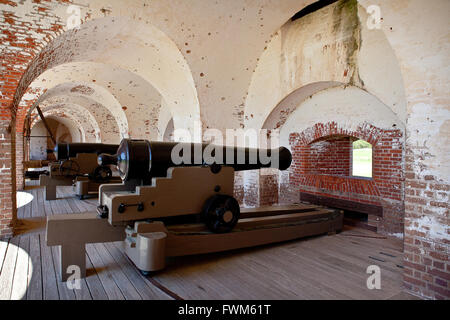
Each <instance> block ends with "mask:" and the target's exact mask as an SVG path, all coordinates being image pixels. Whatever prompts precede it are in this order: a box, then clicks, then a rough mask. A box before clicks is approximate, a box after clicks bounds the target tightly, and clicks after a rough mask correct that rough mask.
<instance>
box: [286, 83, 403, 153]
mask: <svg viewBox="0 0 450 320" xmlns="http://www.w3.org/2000/svg"><path fill="white" fill-rule="evenodd" d="M328 122H336V123H339V124H340V125H341V126H342V127H344V128H346V129H348V130H353V131H357V128H358V127H363V126H365V124H370V125H373V126H375V127H377V128H380V129H386V130H389V129H391V130H392V129H400V130H402V131H403V132H405V124H404V123H403V122H402V121H401V120H400V118H399V117H398V116H397V115H396V114H395V113H394V112H393V111H392V109H391V108H389V107H388V106H386V105H385V104H384V103H383V102H382V101H380V100H379V99H378V98H377V97H375V96H374V95H372V94H370V93H368V92H367V91H365V90H362V89H360V88H358V87H355V86H346V85H341V86H337V87H331V88H328V89H324V90H321V91H319V92H317V93H315V94H313V95H312V96H310V97H308V98H306V99H305V100H303V101H299V102H298V105H297V107H296V109H295V111H293V112H292V113H291V114H290V116H289V117H288V118H287V120H286V122H285V123H284V124H283V126H282V127H281V128H280V145H282V146H285V147H289V134H290V133H292V132H302V131H303V130H305V129H307V128H310V127H313V126H314V125H315V124H317V123H328Z"/></svg>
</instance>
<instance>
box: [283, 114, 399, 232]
mask: <svg viewBox="0 0 450 320" xmlns="http://www.w3.org/2000/svg"><path fill="white" fill-rule="evenodd" d="M343 136H346V137H343ZM402 137H403V134H402V132H401V131H400V130H382V129H379V128H375V127H373V126H370V125H365V126H363V127H359V128H358V129H357V130H348V129H346V128H343V127H341V126H339V125H338V124H337V123H334V122H332V123H326V124H316V125H315V126H314V127H312V128H308V129H306V130H304V131H303V132H300V133H292V134H291V135H290V145H291V151H292V154H293V162H292V165H291V168H290V174H289V182H288V184H289V186H285V185H284V186H281V188H280V191H281V192H286V191H287V194H288V195H289V197H290V198H291V199H286V198H284V199H283V200H284V201H283V202H286V201H289V200H290V201H292V196H294V200H296V201H298V199H299V192H306V193H310V194H314V195H320V196H327V197H332V198H337V199H343V200H350V201H355V202H360V203H366V204H373V205H378V206H382V207H383V219H382V220H381V221H379V223H378V225H377V227H378V228H379V230H380V231H381V232H388V233H402V232H403V218H404V205H403V188H404V181H403V173H402V161H403V156H402V155H403V140H402ZM355 138H356V139H363V140H365V141H367V142H369V143H370V144H372V148H373V149H372V152H373V164H372V175H373V177H372V179H370V178H358V177H353V176H351V150H352V144H351V141H352V140H354V139H355ZM286 189H290V190H286ZM281 197H282V196H281ZM295 197H296V199H295ZM282 198H283V197H282Z"/></svg>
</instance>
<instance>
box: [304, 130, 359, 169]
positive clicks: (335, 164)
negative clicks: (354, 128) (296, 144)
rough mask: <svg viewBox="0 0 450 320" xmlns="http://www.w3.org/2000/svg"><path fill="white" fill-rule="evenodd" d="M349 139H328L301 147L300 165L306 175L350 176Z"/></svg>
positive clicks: (350, 148) (350, 143) (350, 150)
mask: <svg viewBox="0 0 450 320" xmlns="http://www.w3.org/2000/svg"><path fill="white" fill-rule="evenodd" d="M351 155H352V141H351V138H350V137H340V136H337V137H328V138H327V139H326V140H321V141H317V142H314V143H311V144H308V145H306V146H302V148H301V151H300V156H301V161H300V162H301V163H302V166H303V167H304V171H305V173H306V174H312V175H315V174H326V175H343V176H350V175H351Z"/></svg>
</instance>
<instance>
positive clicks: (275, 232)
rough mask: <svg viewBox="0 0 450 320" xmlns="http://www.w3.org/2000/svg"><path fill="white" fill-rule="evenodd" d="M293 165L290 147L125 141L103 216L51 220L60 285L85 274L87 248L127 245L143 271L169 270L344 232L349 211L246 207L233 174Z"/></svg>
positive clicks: (104, 157)
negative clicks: (194, 260)
mask: <svg viewBox="0 0 450 320" xmlns="http://www.w3.org/2000/svg"><path fill="white" fill-rule="evenodd" d="M291 161H292V156H291V153H290V151H289V150H288V149H286V148H284V147H280V148H277V149H267V150H266V149H254V148H239V147H229V146H217V145H212V144H201V143H173V142H151V141H147V140H130V139H124V140H122V142H121V144H120V146H119V148H118V149H117V152H115V153H114V154H108V153H102V154H99V155H98V164H99V165H101V166H105V165H113V166H116V167H117V169H118V172H119V176H120V178H121V180H122V182H121V183H116V184H103V185H101V186H100V188H99V205H98V207H97V210H96V212H89V213H85V214H82V215H80V214H71V215H63V216H49V217H48V218H47V245H61V246H62V249H61V253H60V254H61V264H60V266H61V269H60V275H61V279H62V280H63V281H64V280H65V279H67V277H68V276H69V275H70V274H69V273H67V268H68V267H69V266H71V265H78V266H80V270H81V275H84V274H85V267H86V266H85V252H84V250H85V247H84V246H85V244H86V243H92V242H110V241H119V240H122V241H123V246H124V251H125V253H126V254H127V255H128V257H129V258H130V259H131V261H133V263H134V264H135V265H136V267H137V268H138V269H139V270H140V271H141V272H142V273H143V274H148V273H149V272H153V271H158V270H161V269H163V268H164V267H165V263H166V257H168V256H170V257H173V256H183V255H192V254H203V253H209V252H219V251H225V250H232V249H237V248H245V247H252V246H258V245H263V244H268V243H274V242H280V241H287V240H292V239H297V238H301V237H306V236H312V235H317V234H324V233H325V234H326V233H329V234H332V233H334V232H336V231H338V230H340V229H341V228H342V221H343V213H342V212H341V211H337V210H333V209H328V208H324V207H320V206H316V205H309V204H292V205H277V206H266V207H259V208H241V207H240V205H239V203H238V201H237V200H236V199H235V198H234V197H233V194H234V192H233V188H234V173H235V172H236V171H242V170H255V169H260V168H276V169H279V170H285V169H287V168H289V166H290V164H291Z"/></svg>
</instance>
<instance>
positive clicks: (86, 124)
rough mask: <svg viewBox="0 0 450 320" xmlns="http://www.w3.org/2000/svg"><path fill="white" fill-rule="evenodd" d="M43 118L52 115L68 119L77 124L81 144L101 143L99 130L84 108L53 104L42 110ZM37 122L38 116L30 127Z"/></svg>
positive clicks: (69, 104)
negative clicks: (80, 134) (80, 133)
mask: <svg viewBox="0 0 450 320" xmlns="http://www.w3.org/2000/svg"><path fill="white" fill-rule="evenodd" d="M42 113H43V114H44V116H46V115H53V116H57V117H58V118H65V117H67V118H69V119H71V120H72V121H74V122H75V123H76V124H77V127H78V128H79V129H80V130H81V132H82V137H83V138H82V140H83V141H82V142H101V138H100V128H99V126H98V123H97V121H96V120H95V118H94V116H92V114H91V113H90V112H89V111H87V110H86V109H85V108H84V107H82V106H80V105H76V104H73V103H67V104H62V105H61V104H55V105H49V106H46V107H45V108H44V109H42ZM36 121H38V115H36V116H35V117H34V119H32V125H31V127H33V124H34V123H35V122H36Z"/></svg>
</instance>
